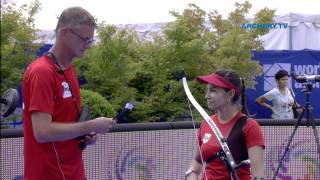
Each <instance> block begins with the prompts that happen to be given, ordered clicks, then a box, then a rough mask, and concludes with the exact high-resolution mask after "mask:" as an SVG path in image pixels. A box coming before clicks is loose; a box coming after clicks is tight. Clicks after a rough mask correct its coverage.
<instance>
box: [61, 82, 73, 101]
mask: <svg viewBox="0 0 320 180" xmlns="http://www.w3.org/2000/svg"><path fill="white" fill-rule="evenodd" d="M61 85H62V87H63V98H68V97H71V91H70V88H69V84H68V83H67V82H65V81H63V82H62V83H61Z"/></svg>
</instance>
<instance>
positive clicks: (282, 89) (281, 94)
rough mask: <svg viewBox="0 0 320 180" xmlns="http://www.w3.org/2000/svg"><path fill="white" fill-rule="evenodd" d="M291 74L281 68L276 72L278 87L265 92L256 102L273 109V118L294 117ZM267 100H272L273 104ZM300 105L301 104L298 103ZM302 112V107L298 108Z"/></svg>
mask: <svg viewBox="0 0 320 180" xmlns="http://www.w3.org/2000/svg"><path fill="white" fill-rule="evenodd" d="M288 77H289V74H288V72H287V71H285V70H279V71H278V72H277V73H276V74H275V79H276V81H277V87H275V88H273V89H272V90H270V91H268V92H267V93H265V94H263V95H262V96H260V97H258V98H257V99H256V103H257V104H259V105H261V106H263V107H266V108H268V109H270V110H271V111H272V115H271V117H272V118H273V119H293V118H294V117H293V106H294V103H295V102H294V99H293V97H294V94H293V91H291V92H290V89H289V88H288V87H287V86H288ZM267 101H271V102H272V105H270V104H268V103H267ZM297 106H299V105H297ZM297 111H298V112H301V111H302V109H301V108H299V109H297Z"/></svg>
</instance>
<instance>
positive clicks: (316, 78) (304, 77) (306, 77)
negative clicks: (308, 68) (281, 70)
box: [291, 72, 320, 83]
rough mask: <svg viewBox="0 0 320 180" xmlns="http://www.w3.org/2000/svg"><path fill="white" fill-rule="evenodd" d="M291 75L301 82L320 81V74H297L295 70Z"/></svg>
mask: <svg viewBox="0 0 320 180" xmlns="http://www.w3.org/2000/svg"><path fill="white" fill-rule="evenodd" d="M291 76H292V77H293V79H294V80H296V81H297V82H299V83H305V82H310V81H316V82H320V75H307V74H303V75H296V74H295V73H294V72H292V73H291Z"/></svg>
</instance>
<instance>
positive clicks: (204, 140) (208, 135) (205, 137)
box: [202, 133, 211, 144]
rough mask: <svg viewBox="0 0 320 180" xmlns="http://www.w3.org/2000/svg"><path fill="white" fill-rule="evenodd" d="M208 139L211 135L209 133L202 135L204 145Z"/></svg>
mask: <svg viewBox="0 0 320 180" xmlns="http://www.w3.org/2000/svg"><path fill="white" fill-rule="evenodd" d="M210 138H211V134H209V133H206V134H204V136H203V138H202V141H203V143H204V144H206V143H207V142H209V140H210Z"/></svg>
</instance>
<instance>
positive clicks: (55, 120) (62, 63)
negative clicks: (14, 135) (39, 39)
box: [23, 7, 113, 180]
mask: <svg viewBox="0 0 320 180" xmlns="http://www.w3.org/2000/svg"><path fill="white" fill-rule="evenodd" d="M95 27H96V24H95V21H94V18H93V17H92V15H90V13H89V12H88V11H86V10H85V9H83V8H81V7H71V8H67V9H65V10H64V11H63V12H62V14H61V16H60V17H59V20H58V24H57V27H56V30H55V32H56V41H55V44H54V45H53V47H52V48H51V49H50V50H49V53H48V54H47V55H44V56H42V57H40V58H38V59H36V60H35V61H34V62H33V63H32V64H30V65H29V67H28V69H27V70H26V72H25V74H24V79H23V99H24V110H23V118H24V171H25V172H24V179H27V180H29V179H30V180H37V179H41V180H43V179H48V178H49V179H59V180H60V179H63V180H65V179H70V180H75V179H76V180H83V179H86V178H85V173H84V165H83V160H82V150H81V149H80V148H79V143H80V141H79V140H77V139H76V138H77V137H80V136H85V143H86V144H93V143H94V142H95V141H96V138H97V137H96V133H106V132H108V131H109V129H110V128H111V127H112V124H113V122H112V118H105V117H100V118H96V119H93V120H90V121H85V122H77V121H78V119H79V116H80V112H81V108H80V87H79V84H78V81H77V75H76V73H75V70H74V67H73V65H72V62H73V60H74V58H76V57H82V55H83V54H84V52H85V50H86V49H88V48H90V46H91V44H92V42H93V35H94V29H95Z"/></svg>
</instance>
